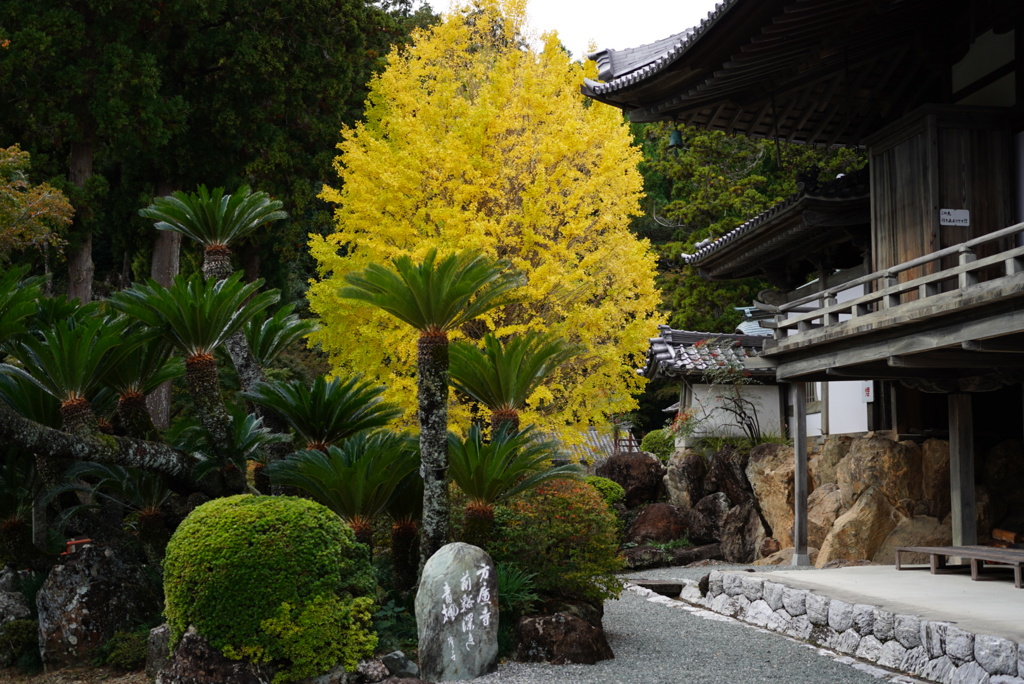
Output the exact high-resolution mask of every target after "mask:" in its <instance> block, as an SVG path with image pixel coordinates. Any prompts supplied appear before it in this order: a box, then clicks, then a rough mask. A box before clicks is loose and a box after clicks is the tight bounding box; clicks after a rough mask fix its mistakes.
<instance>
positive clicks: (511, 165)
mask: <svg viewBox="0 0 1024 684" xmlns="http://www.w3.org/2000/svg"><path fill="white" fill-rule="evenodd" d="M524 17H525V0H505V1H500V0H484V1H482V2H477V3H474V5H473V6H472V8H462V9H455V10H453V11H452V12H451V13H450V14H448V15H447V16H446V17H445V18H444V20H443V21H442V22H441V23H440V24H438V25H436V26H434V27H433V28H432V29H431V30H430V31H425V32H420V33H418V34H417V35H415V37H414V40H413V42H412V44H411V45H409V46H407V47H405V48H401V49H398V50H396V51H395V52H393V53H392V54H391V55H390V56H389V58H388V65H387V68H386V69H385V70H384V71H383V72H382V73H381V74H380V75H379V76H377V77H376V78H375V79H374V80H373V81H372V82H371V84H370V95H369V100H368V105H367V106H368V108H367V112H366V120H365V122H364V123H360V124H358V125H356V126H355V127H353V128H348V129H345V130H344V131H343V132H342V141H341V143H340V144H339V145H338V149H339V150H340V154H339V156H338V157H337V159H336V163H335V166H336V169H337V171H338V175H339V180H338V183H337V184H336V185H335V187H326V188H325V189H324V191H323V194H322V197H323V198H324V199H326V200H327V201H329V202H331V203H333V204H334V205H335V206H336V209H335V220H336V229H335V232H334V233H333V234H331V235H328V236H326V237H319V236H314V237H313V238H312V243H311V249H312V253H313V255H314V256H315V257H316V259H317V262H318V266H319V274H320V275H319V278H318V279H317V281H316V282H314V283H313V284H312V286H311V288H310V292H309V298H310V303H311V306H312V308H313V310H314V311H315V312H316V313H317V314H318V315H319V316H320V318H321V320H322V322H323V327H322V328H321V329H320V331H319V332H317V333H315V334H314V335H313V336H312V338H313V339H314V340H315V341H317V342H319V343H320V344H321V345H322V346H323V348H324V349H326V350H327V351H328V352H329V353H330V354H331V358H332V362H333V364H334V367H335V370H336V371H337V372H339V373H340V372H352V371H356V372H362V373H365V374H367V375H369V376H371V377H373V378H374V379H375V380H376V381H378V382H381V383H382V384H384V385H386V386H387V387H388V388H389V389H388V392H389V394H388V396H387V398H388V399H389V400H392V401H395V402H397V403H399V404H401V405H403V406H405V407H406V408H407V409H410V411H409V415H411V410H412V409H414V408H415V405H416V404H415V402H416V392H415V369H416V336H415V335H414V334H411V333H410V331H409V329H408V327H407V326H402V325H401V324H400V323H399V322H398V321H396V320H394V319H392V318H391V317H390V316H388V315H387V314H386V313H385V312H383V311H381V310H379V309H376V308H373V307H371V306H364V305H362V304H359V303H355V302H352V301H351V300H343V299H342V298H341V297H340V296H339V290H340V289H341V288H342V287H343V286H344V285H345V277H346V275H348V274H351V273H354V272H358V271H362V270H364V269H365V268H366V267H367V266H369V265H370V264H385V263H388V262H390V260H391V259H394V258H396V257H401V256H408V257H410V258H412V259H414V260H422V258H423V257H424V255H426V254H427V253H428V252H429V251H430V250H432V249H436V250H439V251H440V252H442V253H451V252H456V251H463V250H474V251H477V252H480V253H482V254H484V255H486V256H489V257H491V258H495V259H503V260H506V261H507V262H509V264H510V266H511V267H512V268H515V269H516V270H518V271H520V272H522V273H524V274H525V275H526V279H527V284H526V285H525V286H524V287H523V288H522V289H521V290H519V291H518V296H517V301H516V303H514V304H507V305H505V306H502V307H499V308H497V309H495V310H492V311H491V312H489V313H487V314H485V315H484V316H482V317H480V318H479V319H477V320H476V321H474V322H472V323H469V324H467V325H465V326H463V327H462V328H461V329H460V330H457V331H453V333H452V337H453V339H457V338H459V337H465V338H468V339H469V340H471V341H473V340H477V341H478V340H480V339H481V338H483V336H484V334H486V333H492V334H493V335H494V336H495V337H496V338H501V339H504V338H507V337H509V336H511V335H516V334H519V333H523V332H526V331H537V332H540V333H545V334H548V335H550V336H551V337H552V338H561V339H563V340H565V342H566V343H568V344H571V345H574V346H576V347H578V348H579V349H580V350H581V353H580V355H579V356H578V357H576V358H575V359H573V360H572V361H570V362H569V363H566V364H564V365H562V366H561V367H559V369H558V370H557V371H556V372H555V373H553V374H552V376H551V377H550V378H549V379H548V381H547V382H546V383H545V384H544V385H541V386H540V387H538V388H537V389H536V390H534V392H533V394H532V395H531V397H530V398H529V401H528V402H527V407H526V410H525V411H523V412H522V417H521V420H522V423H523V424H530V423H536V424H538V425H540V426H541V427H543V428H546V429H559V430H560V429H562V428H565V427H566V426H572V425H581V424H582V425H585V424H587V423H588V422H590V421H601V420H602V419H603V417H604V416H606V415H607V414H610V413H618V412H623V411H628V410H630V409H631V408H633V406H634V402H633V398H632V395H633V394H634V393H636V392H637V391H638V390H639V389H640V388H641V383H642V379H641V378H640V377H639V376H638V375H637V374H636V372H635V371H634V370H633V369H634V368H636V367H638V366H640V365H642V359H643V357H644V355H645V353H646V348H647V338H648V337H649V336H650V334H651V331H652V330H654V326H655V324H656V323H657V322H659V320H660V318H659V315H658V314H657V313H656V309H655V307H656V305H657V303H658V299H659V295H658V292H657V290H656V289H655V285H654V269H655V258H654V255H653V254H652V251H651V249H650V246H649V245H648V244H647V243H646V242H645V241H643V240H639V239H637V238H636V237H635V236H634V235H633V234H632V233H630V231H629V230H628V224H629V220H630V217H631V216H633V215H635V214H636V213H637V212H638V210H639V200H640V198H641V191H642V181H641V177H640V174H639V172H638V171H637V164H638V162H639V161H640V152H639V150H638V149H637V148H636V147H634V146H632V141H631V136H630V134H629V130H628V127H627V125H626V124H625V122H624V121H623V119H622V116H621V113H620V112H619V111H618V110H616V109H613V108H611V107H606V106H604V105H601V104H596V103H592V102H588V101H587V100H586V99H585V98H584V97H583V96H582V95H581V94H580V90H579V86H580V83H582V82H583V78H584V75H589V74H588V73H587V72H586V69H588V68H589V69H592V68H593V64H589V65H587V66H586V67H585V66H584V65H581V64H579V63H574V62H572V61H571V60H570V58H569V55H568V53H566V52H565V50H563V49H562V48H561V46H560V45H559V43H558V39H557V36H555V35H553V34H552V35H545V36H543V37H542V38H541V39H539V40H532V39H531V38H530V36H529V35H527V33H526V28H525V26H524ZM532 45H538V46H540V47H537V48H534V47H531V46H532ZM460 410H461V411H465V410H467V409H465V408H463V409H459V408H458V407H456V408H455V410H454V411H453V414H452V417H453V419H454V421H453V422H454V423H455V425H459V424H460V423H461V425H462V426H464V425H465V421H464V420H462V419H464V418H465V414H464V413H462V414H460V412H459V411H460Z"/></svg>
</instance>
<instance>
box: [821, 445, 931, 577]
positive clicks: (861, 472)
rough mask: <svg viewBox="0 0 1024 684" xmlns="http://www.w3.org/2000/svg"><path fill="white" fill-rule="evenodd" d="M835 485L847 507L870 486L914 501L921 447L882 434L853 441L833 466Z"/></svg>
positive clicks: (917, 491)
mask: <svg viewBox="0 0 1024 684" xmlns="http://www.w3.org/2000/svg"><path fill="white" fill-rule="evenodd" d="M836 484H838V485H839V490H840V492H841V493H842V497H843V504H844V505H845V506H847V507H849V506H852V505H853V503H854V502H855V501H857V500H858V499H859V498H860V497H861V495H862V494H863V493H864V492H865V491H867V490H868V489H869V488H870V487H876V488H878V489H879V490H881V491H882V492H884V493H885V494H886V495H887V496H888V497H889V498H890V499H891V500H893V501H901V500H904V499H909V500H911V501H917V500H919V499H920V498H921V449H920V447H918V446H917V445H916V444H914V443H913V442H894V441H892V440H890V439H885V438H884V437H864V438H861V439H857V440H854V442H853V443H852V444H851V446H850V452H849V453H848V454H847V455H846V458H844V459H843V460H842V461H841V462H840V463H839V466H838V467H837V468H836ZM867 557H870V556H867Z"/></svg>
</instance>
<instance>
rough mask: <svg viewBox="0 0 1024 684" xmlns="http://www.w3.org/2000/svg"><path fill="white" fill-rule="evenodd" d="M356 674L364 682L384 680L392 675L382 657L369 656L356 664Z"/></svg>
mask: <svg viewBox="0 0 1024 684" xmlns="http://www.w3.org/2000/svg"><path fill="white" fill-rule="evenodd" d="M356 674H357V675H358V676H359V677H360V678H361V679H362V680H363V681H364V682H382V681H384V680H385V679H387V678H388V677H389V676H390V675H391V673H390V672H388V668H387V666H386V665H385V664H384V663H383V661H381V659H380V658H367V659H366V660H361V661H359V664H358V665H356Z"/></svg>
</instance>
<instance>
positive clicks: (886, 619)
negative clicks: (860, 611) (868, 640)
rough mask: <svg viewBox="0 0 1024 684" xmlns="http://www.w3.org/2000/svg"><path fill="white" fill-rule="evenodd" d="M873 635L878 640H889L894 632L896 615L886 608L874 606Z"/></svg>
mask: <svg viewBox="0 0 1024 684" xmlns="http://www.w3.org/2000/svg"><path fill="white" fill-rule="evenodd" d="M874 614H875V627H874V632H875V636H876V637H878V639H879V641H889V640H891V639H892V638H893V637H894V636H895V634H896V616H895V615H893V614H892V613H890V612H889V611H887V610H882V609H881V608H875V610H874Z"/></svg>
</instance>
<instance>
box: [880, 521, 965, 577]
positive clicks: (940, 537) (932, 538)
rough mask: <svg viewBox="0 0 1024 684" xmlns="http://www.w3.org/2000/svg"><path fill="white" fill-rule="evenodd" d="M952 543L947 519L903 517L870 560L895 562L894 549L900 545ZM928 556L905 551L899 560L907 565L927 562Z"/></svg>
mask: <svg viewBox="0 0 1024 684" xmlns="http://www.w3.org/2000/svg"><path fill="white" fill-rule="evenodd" d="M952 543H953V528H952V525H951V524H950V523H949V522H948V521H947V522H945V523H943V522H941V521H940V520H938V519H937V518H932V517H930V516H927V515H915V516H913V517H911V518H903V519H902V520H900V521H899V523H898V524H897V525H896V528H895V529H894V530H893V531H892V532H890V533H889V536H888V537H886V538H885V541H884V542H882V545H881V546H879V547H878V550H877V551H875V555H874V557H873V558H872V560H873V561H874V562H875V563H880V564H883V565H892V564H894V563H895V562H896V549H897V548H899V547H901V546H949V545H951V544H952ZM929 560H930V558H929V556H928V555H927V554H923V553H905V554H903V557H902V559H901V561H902V562H903V563H905V564H907V565H910V564H914V563H918V564H925V565H926V564H927V563H928V562H929Z"/></svg>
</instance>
